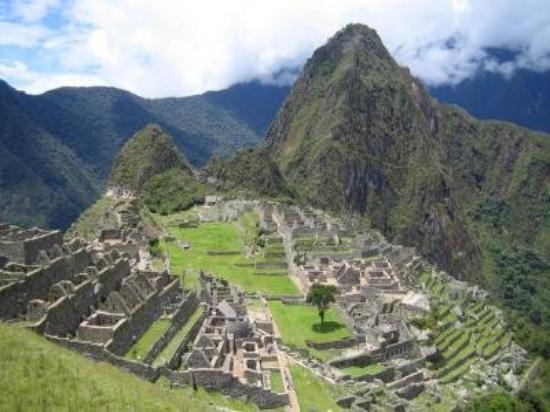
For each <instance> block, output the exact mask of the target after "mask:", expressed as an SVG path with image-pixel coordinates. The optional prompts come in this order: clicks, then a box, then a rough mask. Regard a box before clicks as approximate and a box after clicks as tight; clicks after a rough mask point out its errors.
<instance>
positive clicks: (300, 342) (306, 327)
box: [269, 301, 353, 359]
mask: <svg viewBox="0 0 550 412" xmlns="http://www.w3.org/2000/svg"><path fill="white" fill-rule="evenodd" d="M269 308H270V310H271V314H272V315H273V319H274V320H275V322H276V324H277V327H278V328H279V332H280V333H281V337H282V340H283V343H284V344H287V345H290V346H295V347H297V348H302V349H307V350H309V352H310V353H311V354H312V355H314V356H316V357H318V358H321V359H328V358H331V357H333V356H334V355H335V353H334V351H318V350H315V349H312V348H308V347H307V345H306V340H312V341H317V342H329V341H333V340H338V339H342V338H347V337H351V336H353V334H352V332H351V331H350V330H349V329H348V328H347V326H346V325H345V324H344V322H343V321H342V320H341V319H340V317H339V316H338V313H337V312H336V311H335V310H334V309H333V308H332V309H329V310H328V312H327V313H326V315H325V323H324V325H323V327H321V323H320V320H319V314H318V313H317V308H315V307H314V306H309V305H285V304H284V303H282V302H280V301H270V302H269Z"/></svg>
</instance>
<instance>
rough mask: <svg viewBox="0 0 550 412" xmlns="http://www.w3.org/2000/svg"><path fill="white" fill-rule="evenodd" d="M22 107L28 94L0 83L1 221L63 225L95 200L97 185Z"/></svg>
mask: <svg viewBox="0 0 550 412" xmlns="http://www.w3.org/2000/svg"><path fill="white" fill-rule="evenodd" d="M25 108H26V96H25V95H23V94H22V93H19V92H17V91H16V90H14V89H12V88H11V87H9V86H8V85H6V84H5V83H1V82H0V111H1V112H2V121H1V122H0V158H1V159H2V160H1V161H0V221H10V222H18V223H22V224H25V225H29V226H30V225H39V226H45V227H63V226H66V225H67V223H68V222H70V221H72V220H74V219H75V218H76V217H77V216H78V215H79V214H80V211H81V210H82V209H83V208H84V207H86V206H87V205H88V204H90V203H91V202H92V201H93V200H94V198H95V196H96V193H97V191H98V190H99V187H100V184H99V181H98V179H97V176H96V175H95V174H94V173H93V172H92V171H91V170H90V168H88V167H87V166H85V165H83V164H82V162H81V161H80V159H78V157H77V156H76V155H75V154H74V153H73V152H72V151H71V150H70V149H69V148H68V147H67V146H65V145H63V144H62V143H60V142H59V141H58V140H57V139H56V138H55V137H53V136H52V135H51V134H49V133H48V132H47V131H46V130H44V129H43V128H42V127H41V125H40V124H37V122H35V121H34V119H33V118H32V117H31V116H29V115H28V113H26V110H25Z"/></svg>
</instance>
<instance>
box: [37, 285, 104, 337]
mask: <svg viewBox="0 0 550 412" xmlns="http://www.w3.org/2000/svg"><path fill="white" fill-rule="evenodd" d="M96 303H97V297H96V295H95V293H94V285H93V283H92V282H91V281H89V280H87V281H85V282H83V283H81V284H80V285H77V286H76V287H75V290H74V293H73V294H71V295H68V296H63V297H62V298H60V299H58V300H57V301H55V302H54V303H52V304H51V305H50V306H48V311H47V312H46V317H44V318H43V319H42V321H40V322H39V323H38V324H36V325H35V326H34V327H33V328H34V329H36V330H37V331H39V332H40V333H42V334H47V335H55V336H66V335H67V334H73V335H74V333H75V331H76V329H77V328H78V325H80V322H82V320H83V319H84V318H86V317H87V316H89V315H90V314H91V310H90V307H92V306H93V305H95V304H96Z"/></svg>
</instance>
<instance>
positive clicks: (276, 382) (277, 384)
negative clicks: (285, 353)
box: [271, 370, 285, 393]
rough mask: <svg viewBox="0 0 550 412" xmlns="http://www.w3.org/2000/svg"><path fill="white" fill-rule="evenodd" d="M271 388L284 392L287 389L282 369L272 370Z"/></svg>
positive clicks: (274, 390)
mask: <svg viewBox="0 0 550 412" xmlns="http://www.w3.org/2000/svg"><path fill="white" fill-rule="evenodd" d="M271 390H272V391H273V392H277V393H282V392H284V391H285V387H284V384H283V377H282V376H281V372H280V371H278V370H277V371H271Z"/></svg>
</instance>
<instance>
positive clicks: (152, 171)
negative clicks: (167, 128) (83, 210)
mask: <svg viewBox="0 0 550 412" xmlns="http://www.w3.org/2000/svg"><path fill="white" fill-rule="evenodd" d="M170 169H177V170H178V171H179V172H181V173H183V174H186V175H192V173H193V171H192V170H191V166H190V165H189V163H188V162H187V160H186V159H185V157H184V156H183V155H182V154H181V153H180V152H179V151H178V149H177V148H176V146H175V144H174V141H173V140H172V138H171V137H170V136H168V135H167V134H166V133H164V132H163V131H162V129H161V128H160V127H159V126H157V125H147V126H146V127H145V128H144V129H143V130H140V131H139V132H137V133H136V134H135V135H134V136H133V137H132V138H131V139H130V140H128V141H127V142H126V143H125V144H124V146H123V147H122V149H121V150H120V153H119V154H118V155H117V156H116V158H115V161H114V164H113V168H112V170H111V174H110V176H109V179H108V181H107V187H119V188H124V189H129V190H131V191H139V190H141V188H142V187H143V186H144V185H145V184H146V183H147V181H149V179H151V178H152V177H153V176H155V175H158V174H161V173H163V172H166V171H167V170H170Z"/></svg>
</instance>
